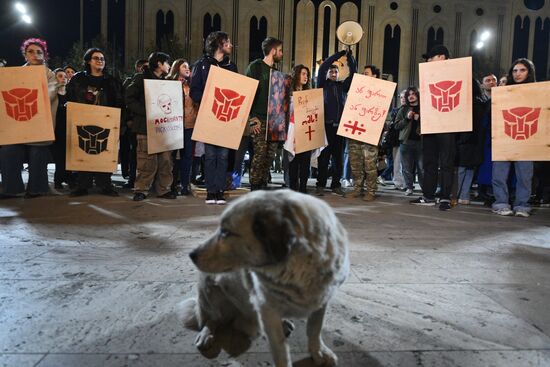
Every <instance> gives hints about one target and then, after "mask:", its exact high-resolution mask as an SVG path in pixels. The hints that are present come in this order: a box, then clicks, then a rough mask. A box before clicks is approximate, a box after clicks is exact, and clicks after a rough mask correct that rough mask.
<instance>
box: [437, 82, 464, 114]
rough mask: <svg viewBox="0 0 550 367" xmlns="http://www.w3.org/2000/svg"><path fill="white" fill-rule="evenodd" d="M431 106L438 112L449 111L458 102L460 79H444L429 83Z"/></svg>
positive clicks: (460, 86)
mask: <svg viewBox="0 0 550 367" xmlns="http://www.w3.org/2000/svg"><path fill="white" fill-rule="evenodd" d="M429 87H430V93H431V95H432V106H433V108H435V109H436V110H438V111H439V112H451V111H452V110H453V109H454V108H455V107H457V106H458V105H459V104H460V89H461V88H462V81H461V80H459V81H452V80H444V81H441V82H437V83H434V84H430V85H429Z"/></svg>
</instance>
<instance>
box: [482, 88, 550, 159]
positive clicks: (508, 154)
mask: <svg viewBox="0 0 550 367" xmlns="http://www.w3.org/2000/svg"><path fill="white" fill-rule="evenodd" d="M548 91H550V82H541V83H527V84H516V85H510V86H503V87H497V88H493V89H492V90H491V103H492V106H491V109H492V111H491V118H492V122H491V134H492V154H493V161H550V100H549V99H548Z"/></svg>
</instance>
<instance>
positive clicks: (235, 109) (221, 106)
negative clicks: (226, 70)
mask: <svg viewBox="0 0 550 367" xmlns="http://www.w3.org/2000/svg"><path fill="white" fill-rule="evenodd" d="M244 98H245V96H241V95H240V94H239V93H237V92H235V91H233V90H231V89H220V88H218V87H216V88H215V90H214V103H213V105H212V112H213V113H214V115H216V118H217V119H218V120H219V121H223V122H229V121H231V120H233V119H234V118H236V117H237V115H238V114H239V110H240V108H241V105H242V104H243V102H244Z"/></svg>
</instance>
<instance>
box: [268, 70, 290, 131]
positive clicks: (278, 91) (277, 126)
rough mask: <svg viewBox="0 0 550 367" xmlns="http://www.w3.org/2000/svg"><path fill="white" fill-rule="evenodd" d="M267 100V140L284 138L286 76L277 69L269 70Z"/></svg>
mask: <svg viewBox="0 0 550 367" xmlns="http://www.w3.org/2000/svg"><path fill="white" fill-rule="evenodd" d="M269 80H270V81H269V94H268V95H269V97H268V101H267V130H266V135H267V137H266V139H267V141H285V140H286V113H287V108H288V106H287V103H288V101H287V99H286V98H287V89H288V88H287V84H286V77H285V75H284V74H283V73H281V72H280V71H277V70H271V72H270V79H269Z"/></svg>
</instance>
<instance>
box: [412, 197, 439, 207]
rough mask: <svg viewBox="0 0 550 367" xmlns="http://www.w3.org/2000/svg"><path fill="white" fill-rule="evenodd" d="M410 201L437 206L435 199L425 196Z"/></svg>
mask: <svg viewBox="0 0 550 367" xmlns="http://www.w3.org/2000/svg"><path fill="white" fill-rule="evenodd" d="M409 203H410V204H413V205H423V206H435V200H430V199H426V198H425V197H424V196H421V197H419V198H418V199H414V200H411V201H409Z"/></svg>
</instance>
